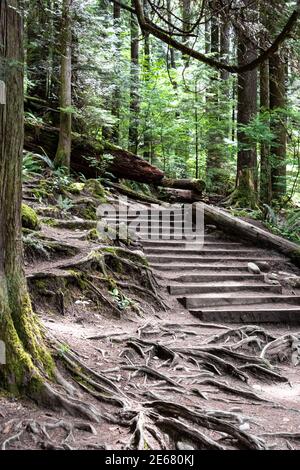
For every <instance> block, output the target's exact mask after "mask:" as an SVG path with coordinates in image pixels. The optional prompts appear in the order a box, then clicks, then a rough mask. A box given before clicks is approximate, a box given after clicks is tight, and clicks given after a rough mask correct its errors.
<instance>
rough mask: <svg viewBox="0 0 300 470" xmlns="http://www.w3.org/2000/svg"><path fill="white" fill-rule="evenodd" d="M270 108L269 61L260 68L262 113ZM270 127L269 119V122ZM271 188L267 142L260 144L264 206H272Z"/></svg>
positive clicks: (261, 191)
mask: <svg viewBox="0 0 300 470" xmlns="http://www.w3.org/2000/svg"><path fill="white" fill-rule="evenodd" d="M269 106H270V95H269V61H266V62H264V63H263V64H261V66H260V109H261V111H262V112H264V111H268V110H269ZM267 125H269V119H268V122H267ZM271 195H272V188H271V166H270V146H269V144H268V143H266V142H261V144H260V200H261V202H262V203H264V204H270V202H271V197H272V196H271Z"/></svg>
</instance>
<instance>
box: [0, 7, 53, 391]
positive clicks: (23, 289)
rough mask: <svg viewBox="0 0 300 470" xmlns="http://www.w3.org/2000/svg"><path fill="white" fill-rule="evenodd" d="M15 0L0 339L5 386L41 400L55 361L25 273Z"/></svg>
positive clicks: (0, 19)
mask: <svg viewBox="0 0 300 470" xmlns="http://www.w3.org/2000/svg"><path fill="white" fill-rule="evenodd" d="M19 6H20V5H19V2H18V1H17V0H1V3H0V44H1V45H2V46H3V47H1V48H0V62H1V64H2V65H3V67H1V69H0V79H1V80H2V81H4V83H5V84H6V105H4V104H0V142H1V145H0V187H1V190H0V220H1V227H0V311H1V315H0V339H1V340H2V341H4V343H5V346H6V364H5V365H2V366H1V367H0V383H1V387H3V388H5V389H7V390H10V391H12V392H14V393H27V394H30V396H32V397H33V398H36V399H37V400H39V399H41V397H42V389H43V383H44V382H43V378H42V376H43V377H45V376H47V375H48V377H49V376H50V375H51V373H52V368H53V364H52V360H51V356H50V355H49V353H48V352H47V349H46V347H45V345H44V341H43V339H42V335H41V332H40V329H39V326H38V322H37V319H36V317H35V316H34V314H33V312H32V308H31V304H30V299H29V295H28V291H27V285H26V280H25V275H24V272H23V254H22V230H21V200H22V188H21V167H22V150H23V99H24V98H23V49H22V48H23V24H22V16H21V13H20V10H19Z"/></svg>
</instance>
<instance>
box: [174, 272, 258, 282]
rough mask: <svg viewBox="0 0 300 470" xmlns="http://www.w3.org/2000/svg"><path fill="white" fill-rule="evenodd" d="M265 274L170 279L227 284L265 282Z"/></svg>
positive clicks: (199, 275) (185, 276) (226, 274)
mask: <svg viewBox="0 0 300 470" xmlns="http://www.w3.org/2000/svg"><path fill="white" fill-rule="evenodd" d="M264 278H265V276H264V274H251V273H238V274H234V273H225V274H221V273H213V274H212V273H210V274H206V273H197V274H183V275H181V276H177V277H174V278H169V279H170V281H172V280H173V281H177V282H183V283H198V282H210V281H212V282H225V283H226V282H227V281H236V282H238V281H241V282H243V281H248V280H251V281H257V282H258V281H261V282H263V281H264Z"/></svg>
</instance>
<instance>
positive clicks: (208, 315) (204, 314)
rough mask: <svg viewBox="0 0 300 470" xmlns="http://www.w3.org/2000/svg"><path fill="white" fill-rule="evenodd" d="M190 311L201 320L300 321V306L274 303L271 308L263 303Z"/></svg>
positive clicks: (247, 321)
mask: <svg viewBox="0 0 300 470" xmlns="http://www.w3.org/2000/svg"><path fill="white" fill-rule="evenodd" d="M190 313H191V314H192V315H193V316H195V317H196V318H198V319H199V320H201V321H207V322H224V323H255V324H257V323H258V324H259V323H300V306H298V307H291V306H288V305H285V304H283V305H279V304H278V305H276V307H275V306H274V305H273V306H271V307H270V308H268V307H266V306H262V305H258V306H255V308H253V307H252V308H250V307H249V308H243V307H236V308H232V307H231V308H230V309H228V308H227V310H221V309H220V310H219V309H204V310H190Z"/></svg>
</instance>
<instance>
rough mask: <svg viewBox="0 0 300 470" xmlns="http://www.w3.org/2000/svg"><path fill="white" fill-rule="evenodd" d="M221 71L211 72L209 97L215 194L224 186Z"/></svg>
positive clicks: (216, 43)
mask: <svg viewBox="0 0 300 470" xmlns="http://www.w3.org/2000/svg"><path fill="white" fill-rule="evenodd" d="M214 8H215V6H214V3H213V2H212V4H211V10H210V14H211V15H212V18H211V36H210V52H211V54H214V57H215V58H216V59H218V58H219V55H220V28H219V17H218V15H217V14H216V13H215V12H214ZM219 78H220V73H219V71H216V70H213V71H211V77H210V85H209V87H208V95H207V118H208V131H207V136H206V138H207V160H206V172H207V181H208V187H209V188H210V189H211V190H213V191H214V192H219V191H221V184H222V176H223V175H222V166H223V165H222V163H223V148H222V147H223V146H222V137H223V135H222V130H221V129H220V108H219V92H220V90H219Z"/></svg>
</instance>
